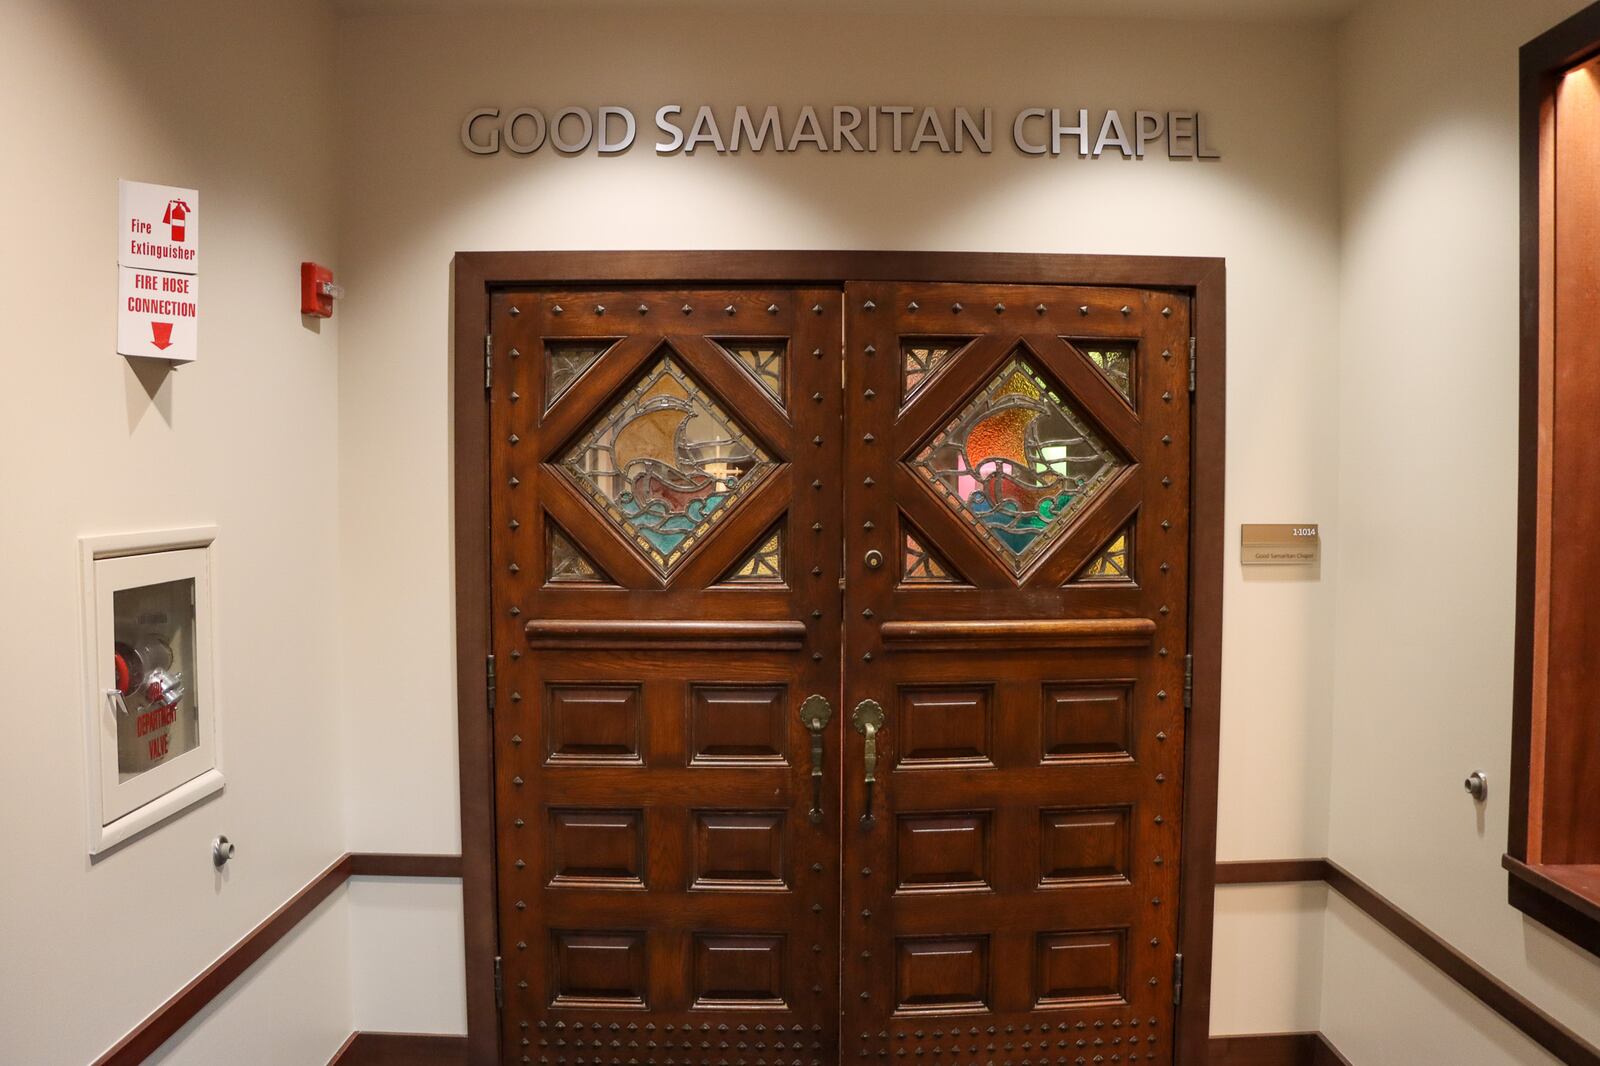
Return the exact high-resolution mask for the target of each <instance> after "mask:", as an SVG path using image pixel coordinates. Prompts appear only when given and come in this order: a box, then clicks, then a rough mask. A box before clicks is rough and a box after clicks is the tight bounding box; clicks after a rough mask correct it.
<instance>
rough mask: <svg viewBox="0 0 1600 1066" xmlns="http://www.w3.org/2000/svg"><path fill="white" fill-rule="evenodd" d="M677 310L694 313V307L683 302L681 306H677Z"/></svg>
mask: <svg viewBox="0 0 1600 1066" xmlns="http://www.w3.org/2000/svg"><path fill="white" fill-rule="evenodd" d="M678 310H680V311H682V312H683V313H684V314H686V315H689V314H693V313H694V308H692V307H690V306H689V305H688V304H684V305H683V306H682V307H680V308H678Z"/></svg>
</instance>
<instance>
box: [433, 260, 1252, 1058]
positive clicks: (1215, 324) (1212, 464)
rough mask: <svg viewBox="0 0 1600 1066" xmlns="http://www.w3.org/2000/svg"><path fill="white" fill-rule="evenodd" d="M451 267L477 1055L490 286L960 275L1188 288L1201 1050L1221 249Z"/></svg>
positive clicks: (1186, 900) (1216, 611) (1186, 1024)
mask: <svg viewBox="0 0 1600 1066" xmlns="http://www.w3.org/2000/svg"><path fill="white" fill-rule="evenodd" d="M452 272H453V279H452V285H453V307H452V309H451V315H452V322H453V332H452V339H453V351H452V355H451V362H452V367H451V379H450V380H451V391H452V393H453V395H452V399H451V403H452V411H453V416H454V426H453V431H452V435H451V440H452V445H453V448H454V456H453V462H452V467H453V472H454V497H455V499H454V521H455V600H456V682H457V692H456V717H457V727H458V734H459V756H460V764H459V770H460V779H461V859H462V908H463V917H464V921H465V934H466V992H467V1044H468V1059H467V1061H468V1062H469V1063H471V1064H472V1066H491V1064H495V1063H497V1062H498V1055H499V1034H500V1025H499V1018H498V1010H497V1008H496V1006H495V990H494V980H495V977H494V955H495V941H496V934H495V927H496V918H495V916H496V913H497V912H496V909H495V869H494V846H495V827H494V787H493V739H494V734H493V729H492V724H491V722H490V719H489V710H488V697H487V686H486V684H485V677H484V670H485V662H486V657H487V656H488V655H489V652H490V631H489V591H490V578H491V575H490V554H489V494H490V489H489V405H488V404H487V403H486V402H485V399H484V356H485V337H486V335H487V333H488V330H489V300H490V295H491V294H492V293H493V292H494V291H497V290H502V289H511V288H540V287H556V286H560V287H565V288H575V287H582V286H584V285H589V284H593V285H595V286H613V287H614V286H617V285H629V284H639V285H654V286H658V287H659V286H661V285H664V284H666V285H682V286H684V287H686V288H688V287H693V286H696V285H727V284H735V283H742V284H753V285H768V286H780V285H801V284H812V285H815V284H827V285H838V286H839V287H840V289H841V291H842V290H843V287H844V284H845V283H846V282H850V281H905V282H958V283H959V282H966V283H974V284H977V283H988V284H1019V285H1089V286H1132V287H1140V288H1158V289H1164V290H1171V291H1176V292H1181V293H1186V294H1187V295H1189V296H1190V297H1191V299H1192V300H1193V311H1192V314H1193V324H1192V327H1191V328H1192V329H1193V332H1194V336H1195V342H1196V355H1197V369H1198V372H1197V375H1196V387H1195V393H1194V398H1193V406H1192V412H1193V415H1192V417H1193V423H1192V431H1193V438H1192V440H1191V455H1192V460H1191V462H1192V467H1193V469H1192V471H1191V477H1192V481H1191V489H1190V491H1191V497H1190V526H1191V537H1192V543H1191V555H1190V566H1189V583H1190V589H1189V594H1190V620H1189V643H1190V651H1191V653H1192V654H1193V655H1194V690H1193V691H1194V698H1193V706H1192V708H1191V709H1190V711H1189V724H1188V731H1187V736H1186V745H1187V746H1186V749H1185V780H1184V789H1185V792H1184V797H1185V798H1184V826H1183V856H1182V863H1183V865H1182V871H1183V890H1182V896H1181V899H1180V900H1179V917H1178V922H1179V947H1180V950H1181V952H1182V954H1183V958H1184V984H1183V1001H1182V1004H1181V1005H1180V1006H1179V1008H1178V1012H1177V1041H1176V1051H1177V1055H1176V1058H1177V1061H1178V1062H1179V1063H1181V1064H1183V1066H1199V1064H1202V1063H1204V1062H1205V1061H1206V1056H1207V1046H1208V1040H1209V1037H1210V1024H1211V941H1212V922H1213V910H1214V899H1213V897H1214V895H1215V887H1216V870H1215V867H1216V851H1217V766H1218V741H1219V737H1220V725H1221V711H1222V706H1221V703H1222V584H1223V582H1222V566H1223V474H1224V458H1225V442H1226V420H1225V404H1226V398H1227V388H1226V342H1227V337H1226V332H1227V331H1226V317H1225V316H1226V309H1225V303H1226V265H1225V263H1224V261H1223V260H1222V259H1219V258H1194V257H1175V256H1107V255H1021V254H1010V253H983V252H797V251H767V252H762V251H744V252H458V253H457V254H456V256H455V259H454V262H453V264H452Z"/></svg>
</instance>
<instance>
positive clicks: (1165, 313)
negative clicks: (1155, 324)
mask: <svg viewBox="0 0 1600 1066" xmlns="http://www.w3.org/2000/svg"><path fill="white" fill-rule="evenodd" d="M1161 317H1162V318H1171V317H1172V308H1170V307H1163V308H1162V309H1161Z"/></svg>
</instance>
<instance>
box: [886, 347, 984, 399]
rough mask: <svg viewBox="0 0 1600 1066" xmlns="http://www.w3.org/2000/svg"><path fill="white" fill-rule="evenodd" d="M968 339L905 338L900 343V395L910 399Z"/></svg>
mask: <svg viewBox="0 0 1600 1066" xmlns="http://www.w3.org/2000/svg"><path fill="white" fill-rule="evenodd" d="M968 339H969V338H965V337H960V338H954V337H944V338H931V337H905V338H903V339H902V340H901V341H900V370H901V384H902V387H901V390H900V391H901V395H903V396H905V398H906V399H910V398H911V395H912V393H914V392H916V391H917V390H918V389H920V388H921V387H922V386H923V384H925V383H926V382H927V380H928V379H929V378H931V377H932V376H933V372H934V371H935V370H938V369H939V368H940V367H941V366H943V365H944V364H945V362H946V361H947V360H948V359H949V358H950V356H951V355H953V354H955V353H956V352H958V351H960V350H961V348H962V347H963V346H964V345H965V344H966V343H967V341H968Z"/></svg>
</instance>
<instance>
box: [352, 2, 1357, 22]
mask: <svg viewBox="0 0 1600 1066" xmlns="http://www.w3.org/2000/svg"><path fill="white" fill-rule="evenodd" d="M1362 2H1363V0H332V3H333V6H334V8H335V10H337V11H338V12H339V14H341V15H371V14H446V13H463V12H467V11H479V12H482V11H526V12H537V11H551V10H554V11H575V10H580V9H587V10H596V9H599V10H612V11H628V10H660V11H671V10H673V9H699V10H727V11H732V10H738V11H744V12H749V11H771V12H775V13H778V12H792V11H794V10H796V9H797V8H803V9H806V10H822V11H837V12H840V13H841V14H863V13H873V14H882V13H886V12H887V13H905V14H917V13H927V12H930V11H936V12H940V13H947V14H958V13H964V14H990V15H996V14H998V15H1055V16H1074V15H1076V16H1084V17H1117V18H1176V19H1261V20H1271V21H1324V20H1329V19H1336V18H1339V17H1342V16H1344V15H1346V14H1348V13H1349V12H1351V11H1352V10H1354V9H1355V8H1356V7H1358V6H1360V4H1361V3H1362Z"/></svg>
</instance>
